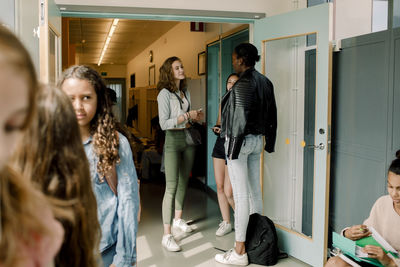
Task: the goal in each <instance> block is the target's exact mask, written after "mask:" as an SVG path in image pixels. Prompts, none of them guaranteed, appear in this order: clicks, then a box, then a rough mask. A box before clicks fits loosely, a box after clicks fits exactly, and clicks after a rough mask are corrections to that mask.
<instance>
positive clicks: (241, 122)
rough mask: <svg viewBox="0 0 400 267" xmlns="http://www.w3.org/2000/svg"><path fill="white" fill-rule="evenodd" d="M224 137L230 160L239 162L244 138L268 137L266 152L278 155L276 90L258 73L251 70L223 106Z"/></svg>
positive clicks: (228, 95)
mask: <svg viewBox="0 0 400 267" xmlns="http://www.w3.org/2000/svg"><path fill="white" fill-rule="evenodd" d="M221 107H222V113H221V114H222V116H221V137H228V138H229V144H228V154H227V156H228V158H229V159H237V158H238V156H239V152H240V148H241V147H242V143H243V140H244V137H245V136H246V135H248V134H254V135H260V134H261V135H264V136H265V143H266V144H265V150H266V151H267V152H269V153H271V152H274V147H275V139H276V127H277V115H276V104H275V96H274V86H273V84H272V83H271V81H270V80H269V79H268V78H267V77H265V76H264V75H262V74H261V73H259V72H258V71H256V70H255V69H254V68H250V69H247V70H246V71H245V72H243V73H242V74H241V75H240V78H239V80H238V81H237V82H236V83H235V85H234V86H233V88H232V90H231V91H230V92H228V93H226V94H225V96H224V97H223V99H222V102H221Z"/></svg>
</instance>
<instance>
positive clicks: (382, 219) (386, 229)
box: [325, 150, 400, 267]
mask: <svg viewBox="0 0 400 267" xmlns="http://www.w3.org/2000/svg"><path fill="white" fill-rule="evenodd" d="M396 157H397V158H396V159H395V160H393V162H392V164H391V165H390V167H389V171H388V180H387V188H388V193H389V195H385V196H382V197H380V198H379V199H378V200H377V201H376V202H375V204H374V206H373V207H372V210H371V213H370V215H369V217H368V219H366V220H365V221H364V224H362V225H354V226H352V227H349V228H346V229H345V230H344V231H343V235H344V236H345V237H347V238H349V239H351V240H358V239H361V238H363V237H366V236H369V235H370V234H371V232H370V231H369V229H368V227H371V226H372V227H374V228H375V230H376V231H377V232H378V233H379V234H380V235H381V236H382V237H383V238H384V239H385V240H386V241H387V242H388V243H389V244H390V245H391V246H392V247H393V248H394V249H396V250H397V251H400V230H399V229H400V150H399V151H397V153H396ZM364 252H365V253H368V257H370V258H374V259H377V260H379V261H380V262H381V264H382V265H383V266H397V267H399V266H400V259H392V258H390V257H389V256H388V255H387V254H386V253H385V252H384V251H383V250H382V248H380V247H377V246H370V245H369V246H365V248H364ZM325 266H351V265H349V264H347V263H346V262H345V261H343V260H342V259H341V258H339V257H333V258H330V259H329V261H328V263H327V264H326V265H325Z"/></svg>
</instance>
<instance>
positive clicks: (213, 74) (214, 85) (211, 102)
mask: <svg viewBox="0 0 400 267" xmlns="http://www.w3.org/2000/svg"><path fill="white" fill-rule="evenodd" d="M219 56H220V42H216V43H213V44H211V45H208V46H207V185H208V186H209V187H210V188H211V189H213V190H214V191H215V192H217V184H216V183H215V178H214V168H213V162H212V157H211V153H212V150H213V148H214V144H215V140H216V139H217V137H216V136H215V135H214V134H213V133H212V131H211V127H213V126H214V125H215V123H216V122H217V118H218V107H219V98H220V90H219V87H220V79H219V76H220V71H219V70H220V68H219V66H220V59H219Z"/></svg>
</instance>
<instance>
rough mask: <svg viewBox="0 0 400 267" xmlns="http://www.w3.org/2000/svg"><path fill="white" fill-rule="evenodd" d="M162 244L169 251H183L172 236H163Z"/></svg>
mask: <svg viewBox="0 0 400 267" xmlns="http://www.w3.org/2000/svg"><path fill="white" fill-rule="evenodd" d="M161 244H162V245H163V247H164V248H166V249H167V250H169V251H179V250H181V247H180V246H179V245H178V244H177V243H176V242H175V239H174V237H173V236H172V235H171V234H167V235H163V238H162V241H161Z"/></svg>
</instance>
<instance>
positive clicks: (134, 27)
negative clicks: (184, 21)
mask: <svg viewBox="0 0 400 267" xmlns="http://www.w3.org/2000/svg"><path fill="white" fill-rule="evenodd" d="M112 22H113V19H90V18H69V43H70V44H75V45H76V53H77V55H78V57H79V64H97V63H98V61H99V58H100V54H101V51H102V49H103V46H104V43H105V41H106V38H107V35H108V32H109V30H110V27H111V24H112ZM178 23H179V22H176V21H149V20H124V19H120V20H119V23H118V26H117V28H116V30H115V32H114V34H113V36H112V39H111V42H110V44H109V46H108V49H107V52H106V53H105V56H104V58H103V61H102V64H127V63H128V62H129V61H130V60H131V59H133V58H134V57H136V56H137V55H138V54H140V53H141V52H142V51H143V50H144V49H145V48H146V47H148V46H149V45H150V44H152V43H153V42H154V41H156V40H157V39H158V38H160V37H161V36H162V35H163V34H164V33H166V32H167V31H169V30H170V29H171V28H172V27H174V26H175V25H176V24H178Z"/></svg>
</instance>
